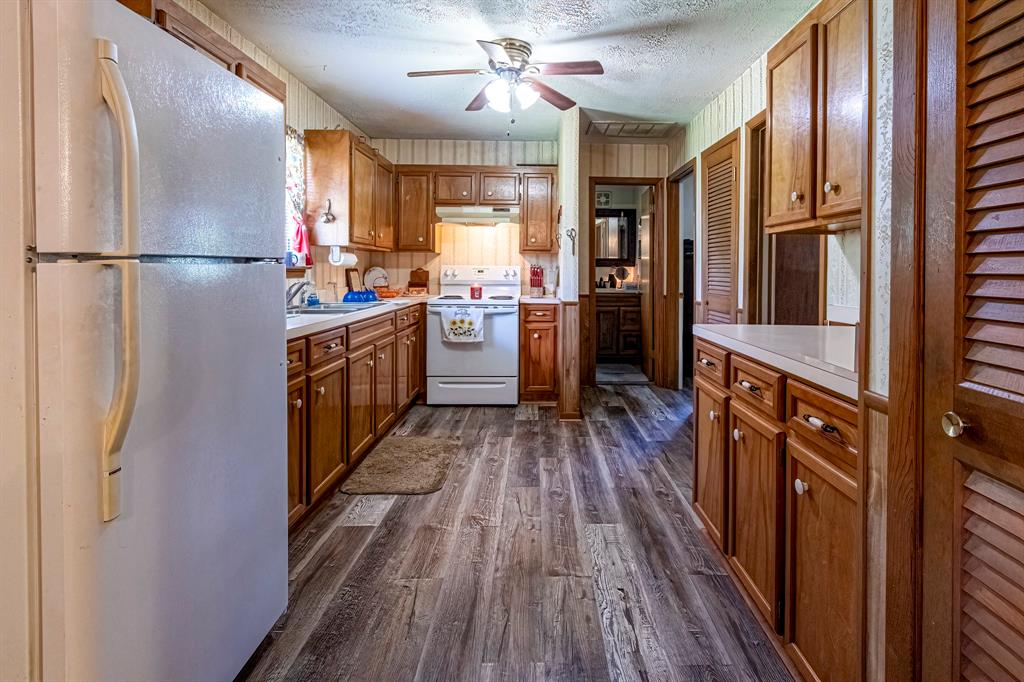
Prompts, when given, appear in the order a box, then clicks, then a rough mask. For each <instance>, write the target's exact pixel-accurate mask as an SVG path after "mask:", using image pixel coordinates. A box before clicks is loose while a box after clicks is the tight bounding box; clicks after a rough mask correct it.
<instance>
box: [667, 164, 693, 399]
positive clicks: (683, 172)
mask: <svg viewBox="0 0 1024 682" xmlns="http://www.w3.org/2000/svg"><path fill="white" fill-rule="evenodd" d="M696 167H697V161H696V159H691V160H690V161H689V162H688V163H686V164H685V165H683V166H682V167H681V168H679V169H678V170H676V171H675V172H674V173H672V175H670V176H669V177H668V213H669V220H668V227H669V232H670V233H671V232H675V233H676V234H677V235H678V240H677V243H678V262H679V273H680V274H679V278H678V283H677V284H678V286H676V289H677V291H676V292H675V298H676V316H677V319H678V320H679V324H678V325H677V329H678V333H677V338H676V339H675V345H676V347H677V349H678V357H679V362H678V373H677V374H678V376H677V379H676V382H677V383H676V385H677V386H679V387H684V386H691V385H692V383H693V321H694V319H693V318H694V288H695V281H696V280H695V277H696V268H695V266H694V244H695V243H696V240H697V175H696V173H695V171H696Z"/></svg>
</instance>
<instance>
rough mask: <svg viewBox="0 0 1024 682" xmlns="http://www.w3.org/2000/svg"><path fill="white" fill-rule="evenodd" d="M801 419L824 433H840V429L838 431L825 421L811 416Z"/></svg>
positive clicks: (807, 415)
mask: <svg viewBox="0 0 1024 682" xmlns="http://www.w3.org/2000/svg"><path fill="white" fill-rule="evenodd" d="M801 418H802V419H803V420H804V421H805V422H807V423H808V424H810V425H811V426H813V427H814V428H816V429H818V430H819V431H821V432H822V433H827V434H830V435H831V434H835V433H838V432H839V429H837V428H836V427H835V426H833V425H832V424H829V423H828V422H826V421H824V420H823V419H818V418H817V417H814V416H811V415H809V414H805V415H804V416H803V417H801Z"/></svg>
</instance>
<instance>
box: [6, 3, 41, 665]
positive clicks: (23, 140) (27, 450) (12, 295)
mask: <svg viewBox="0 0 1024 682" xmlns="http://www.w3.org/2000/svg"><path fill="white" fill-rule="evenodd" d="M27 20H28V11H27V3H23V2H2V3H0V35H2V36H4V39H3V40H0V82H2V83H4V85H5V90H4V97H3V98H2V99H0V149H3V150H4V153H3V154H2V155H0V320H2V324H0V377H2V379H0V548H2V549H0V553H2V555H3V558H2V559H0V680H12V681H15V680H27V679H29V678H30V676H32V674H33V673H34V674H35V675H36V676H38V674H39V671H38V668H37V667H36V666H37V662H36V661H34V660H33V658H34V652H38V648H36V647H35V646H34V645H35V644H38V642H35V641H34V639H35V638H34V637H33V636H32V634H31V633H32V632H33V630H34V628H33V626H32V624H33V621H34V620H35V617H36V615H37V614H36V610H35V605H36V604H37V603H38V601H37V599H38V591H37V586H36V582H35V580H34V578H33V576H34V575H35V571H34V570H33V568H32V567H33V565H34V563H35V562H34V560H33V557H35V556H36V551H37V549H38V548H37V545H36V542H35V533H34V532H33V531H34V529H35V528H37V522H36V518H35V516H34V515H33V514H30V512H29V510H30V508H32V501H33V499H34V497H35V496H34V494H33V493H32V492H31V491H33V490H34V489H35V487H36V481H35V477H34V475H33V472H34V471H35V464H34V463H35V461H36V448H35V443H34V439H33V438H32V436H31V434H33V433H34V431H35V429H34V428H32V425H34V423H35V412H34V407H33V406H34V403H35V401H34V399H33V396H31V395H29V393H28V391H29V386H30V382H29V376H30V373H31V372H32V369H33V368H32V367H31V366H30V364H29V352H28V348H29V347H30V344H31V339H32V337H31V332H30V331H29V328H30V327H31V326H32V325H31V317H30V310H31V307H30V304H31V298H30V291H29V289H28V287H27V271H28V266H27V265H26V263H25V260H24V258H25V255H24V254H25V252H24V249H25V244H26V243H28V239H29V232H30V230H31V225H32V206H31V203H30V201H28V197H29V193H30V191H31V190H30V187H29V186H28V182H27V181H26V180H27V176H26V175H24V174H23V170H24V169H25V165H23V164H24V163H25V159H26V157H27V156H28V153H29V151H28V148H27V145H28V144H29V139H28V135H29V134H30V133H31V128H30V127H28V126H27V125H24V121H23V118H22V114H23V111H22V100H23V98H27V97H28V91H27V88H26V87H24V86H25V85H26V83H25V82H24V81H23V80H22V78H23V74H22V66H23V61H22V56H23V55H22V49H23V47H24V46H26V44H27V37H28V29H27V25H26V24H25V23H23V22H27Z"/></svg>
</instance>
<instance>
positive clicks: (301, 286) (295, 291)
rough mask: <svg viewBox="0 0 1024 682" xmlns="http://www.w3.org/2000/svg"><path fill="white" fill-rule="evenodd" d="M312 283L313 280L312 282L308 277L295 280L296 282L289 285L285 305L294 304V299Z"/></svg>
mask: <svg viewBox="0 0 1024 682" xmlns="http://www.w3.org/2000/svg"><path fill="white" fill-rule="evenodd" d="M310 284H312V282H310V281H309V280H308V279H304V280H301V281H299V282H295V283H294V284H292V285H291V286H289V287H288V290H287V291H286V292H285V294H284V305H285V307H286V308H287V307H288V306H290V305H291V304H292V301H294V300H295V297H296V296H298V295H300V294H301V293H302V292H303V291H305V289H306V287H307V286H309V285H310ZM299 303H300V305H301V303H302V302H301V301H299Z"/></svg>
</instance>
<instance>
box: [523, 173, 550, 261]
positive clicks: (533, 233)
mask: <svg viewBox="0 0 1024 682" xmlns="http://www.w3.org/2000/svg"><path fill="white" fill-rule="evenodd" d="M554 194H555V179H554V176H552V175H549V174H547V173H543V174H534V173H526V174H524V175H523V207H522V215H521V216H520V218H519V250H520V251H551V247H552V243H553V242H554V237H553V235H552V232H553V230H552V222H553V221H554V201H555V196H554Z"/></svg>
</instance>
